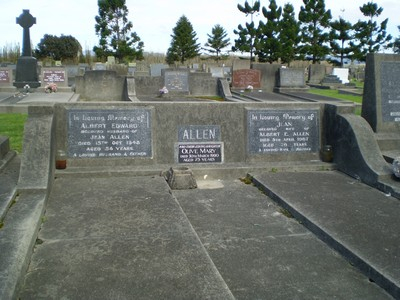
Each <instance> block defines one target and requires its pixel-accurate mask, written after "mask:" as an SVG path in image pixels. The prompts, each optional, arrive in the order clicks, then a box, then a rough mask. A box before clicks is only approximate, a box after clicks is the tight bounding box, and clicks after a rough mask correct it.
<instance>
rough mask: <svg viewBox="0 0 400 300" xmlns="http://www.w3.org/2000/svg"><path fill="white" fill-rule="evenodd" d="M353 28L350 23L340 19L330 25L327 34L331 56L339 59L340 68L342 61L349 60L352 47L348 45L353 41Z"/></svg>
mask: <svg viewBox="0 0 400 300" xmlns="http://www.w3.org/2000/svg"><path fill="white" fill-rule="evenodd" d="M352 29H353V26H352V25H351V23H350V22H347V21H345V20H344V19H343V18H342V17H339V20H336V21H334V22H332V23H331V32H330V34H329V37H330V40H331V41H330V44H331V54H332V55H333V56H336V57H339V59H340V66H341V67H343V64H344V59H345V58H349V57H350V54H351V52H352V51H353V50H352V47H351V46H350V45H348V42H350V41H351V40H352V39H353V35H352V33H351V32H352Z"/></svg>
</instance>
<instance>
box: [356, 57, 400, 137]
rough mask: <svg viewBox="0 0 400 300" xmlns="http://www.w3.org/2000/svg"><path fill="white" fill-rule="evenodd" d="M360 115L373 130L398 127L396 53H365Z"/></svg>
mask: <svg viewBox="0 0 400 300" xmlns="http://www.w3.org/2000/svg"><path fill="white" fill-rule="evenodd" d="M361 115H362V117H363V118H364V119H366V120H367V122H368V123H369V124H370V125H371V127H372V129H373V130H374V131H375V132H379V131H391V132H396V131H398V130H399V129H400V56H399V55H397V54H368V55H367V60H366V70H365V84H364V96H363V102H362V113H361Z"/></svg>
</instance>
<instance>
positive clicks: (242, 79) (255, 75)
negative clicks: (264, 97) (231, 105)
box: [232, 69, 261, 89]
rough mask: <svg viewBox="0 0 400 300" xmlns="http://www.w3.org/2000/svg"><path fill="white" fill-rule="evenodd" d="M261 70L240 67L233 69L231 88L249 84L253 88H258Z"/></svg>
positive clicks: (244, 86) (245, 86) (243, 86)
mask: <svg viewBox="0 0 400 300" xmlns="http://www.w3.org/2000/svg"><path fill="white" fill-rule="evenodd" d="M260 81H261V71H260V70H253V69H242V70H235V71H233V80H232V87H233V88H243V89H245V88H247V87H248V86H249V85H251V86H252V87H253V88H260V87H261V84H260Z"/></svg>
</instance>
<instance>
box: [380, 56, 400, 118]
mask: <svg viewBox="0 0 400 300" xmlns="http://www.w3.org/2000/svg"><path fill="white" fill-rule="evenodd" d="M399 74H400V62H392V61H390V62H382V63H381V97H382V119H383V122H400V77H399V76H398V75H399Z"/></svg>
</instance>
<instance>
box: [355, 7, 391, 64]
mask: <svg viewBox="0 0 400 300" xmlns="http://www.w3.org/2000/svg"><path fill="white" fill-rule="evenodd" d="M360 11H361V12H362V14H363V15H364V16H365V17H367V18H368V20H367V21H361V20H360V21H358V22H357V23H356V24H355V25H354V30H355V36H354V37H355V42H352V43H351V45H352V47H353V49H354V58H355V59H358V60H360V61H365V59H366V56H367V53H376V52H379V51H380V50H381V48H384V49H386V48H389V47H392V46H393V43H391V40H392V36H391V35H390V34H389V35H388V34H387V32H386V27H387V23H388V20H389V19H385V20H384V21H383V22H381V23H380V24H378V23H377V22H376V21H375V18H376V17H379V16H380V15H381V14H382V12H383V8H382V7H378V5H377V4H376V3H373V2H368V3H367V4H364V5H363V6H361V7H360Z"/></svg>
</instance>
